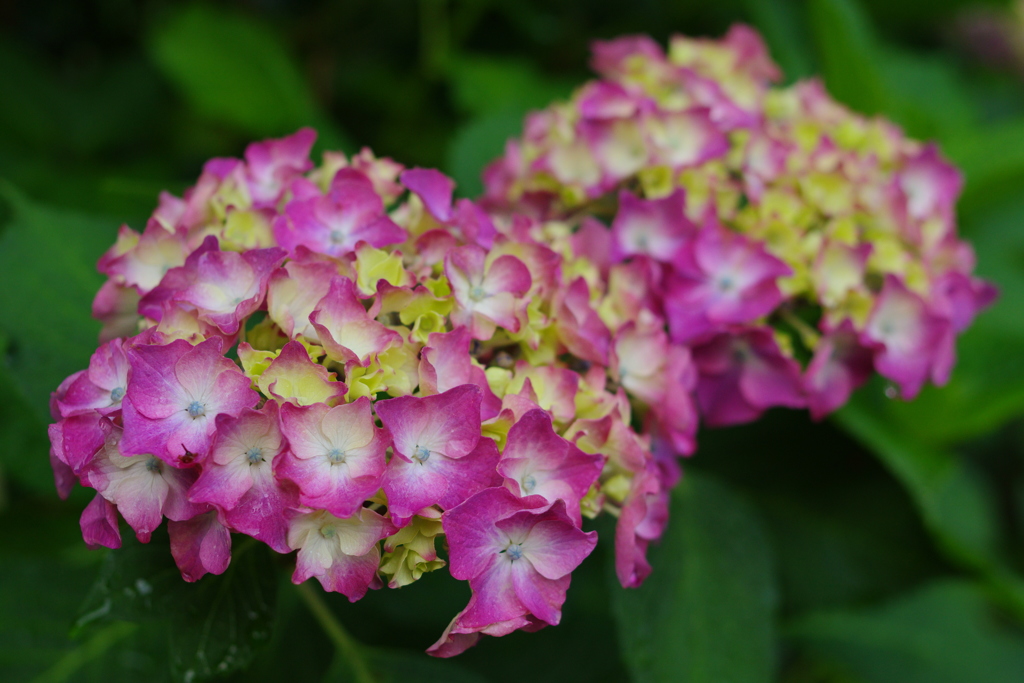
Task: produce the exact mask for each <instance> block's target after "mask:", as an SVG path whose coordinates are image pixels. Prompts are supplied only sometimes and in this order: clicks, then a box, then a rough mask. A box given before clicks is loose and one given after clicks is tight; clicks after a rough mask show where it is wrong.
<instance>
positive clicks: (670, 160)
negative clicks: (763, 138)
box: [644, 108, 729, 169]
mask: <svg viewBox="0 0 1024 683" xmlns="http://www.w3.org/2000/svg"><path fill="white" fill-rule="evenodd" d="M711 114H712V112H711V110H709V109H705V108H697V109H690V110H688V111H683V112H661V113H658V114H654V115H651V116H650V117H648V118H647V119H645V121H644V123H645V124H646V125H645V128H646V132H647V135H648V136H649V137H650V140H651V150H652V152H653V153H654V156H655V158H656V160H657V161H658V162H659V163H661V164H664V165H666V166H670V167H671V168H673V169H680V168H687V167H691V166H697V165H699V164H702V163H704V162H705V161H709V160H711V159H716V158H719V157H722V156H724V155H725V153H726V152H728V151H729V139H728V138H727V137H726V136H725V133H724V132H723V130H722V129H721V128H720V127H719V126H718V125H716V124H715V122H714V121H712V119H711Z"/></svg>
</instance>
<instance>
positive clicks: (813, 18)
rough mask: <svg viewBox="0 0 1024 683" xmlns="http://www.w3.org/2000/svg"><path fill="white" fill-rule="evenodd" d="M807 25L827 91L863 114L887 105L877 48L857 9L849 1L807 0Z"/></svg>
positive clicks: (872, 112)
mask: <svg viewBox="0 0 1024 683" xmlns="http://www.w3.org/2000/svg"><path fill="white" fill-rule="evenodd" d="M808 12H809V14H808V23H809V24H810V27H811V31H812V33H813V35H814V43H815V46H816V48H817V53H818V61H819V64H820V66H821V73H822V76H823V77H824V79H825V84H826V85H827V86H828V90H829V92H830V93H831V94H832V95H833V96H834V97H835V98H836V99H838V100H840V101H841V102H845V103H846V104H848V105H850V106H851V107H853V108H854V109H856V110H857V111H860V112H862V113H865V114H877V113H879V112H882V111H884V110H886V109H887V108H888V107H889V105H890V100H891V97H890V93H889V88H888V85H887V83H886V79H885V75H884V72H883V70H882V66H881V64H882V61H881V58H880V52H879V47H878V45H877V41H876V38H875V36H874V34H873V32H872V28H871V26H870V24H869V22H868V19H867V17H866V16H865V15H864V13H863V11H862V10H861V8H860V7H859V6H858V5H857V4H856V2H854V1H853V0H811V1H810V3H809V4H808Z"/></svg>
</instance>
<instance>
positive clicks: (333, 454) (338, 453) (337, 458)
mask: <svg viewBox="0 0 1024 683" xmlns="http://www.w3.org/2000/svg"><path fill="white" fill-rule="evenodd" d="M327 459H328V460H330V461H331V464H332V465H340V464H341V463H343V462H345V451H343V450H341V449H340V448H332V449H331V450H329V451H327Z"/></svg>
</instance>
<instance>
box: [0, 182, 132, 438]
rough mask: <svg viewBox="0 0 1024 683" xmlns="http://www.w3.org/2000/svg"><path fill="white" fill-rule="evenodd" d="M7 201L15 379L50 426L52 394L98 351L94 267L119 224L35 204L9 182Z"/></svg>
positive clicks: (5, 266)
mask: <svg viewBox="0 0 1024 683" xmlns="http://www.w3.org/2000/svg"><path fill="white" fill-rule="evenodd" d="M0 201H4V202H6V203H7V204H8V206H9V207H10V210H11V212H12V219H11V222H10V224H9V225H8V226H7V229H6V230H5V231H4V233H3V236H2V237H0V291H3V292H5V293H6V294H5V295H4V296H2V297H0V329H2V330H3V331H4V332H5V333H6V335H7V337H8V339H9V342H10V347H9V349H8V353H7V363H8V367H9V372H10V376H11V378H12V380H13V382H14V384H15V385H16V386H17V387H18V389H19V390H20V391H21V393H22V394H23V395H24V396H25V398H26V399H27V400H28V403H29V405H30V406H31V407H32V409H33V410H34V412H35V415H36V418H37V419H38V420H40V421H41V422H44V423H45V422H49V408H48V405H49V397H50V392H52V391H53V390H54V389H56V388H57V385H58V384H59V383H60V382H61V381H62V380H63V379H64V378H65V377H67V376H68V375H70V374H71V373H73V372H76V371H78V370H82V369H84V368H85V367H86V366H87V365H88V363H89V357H90V356H91V355H92V352H93V351H94V350H95V349H96V346H97V336H98V334H99V329H100V325H99V323H98V322H96V321H95V320H93V319H92V315H91V310H92V309H91V305H92V299H93V297H94V296H95V294H96V291H97V290H98V289H99V287H100V284H101V283H102V282H103V279H102V277H101V276H100V275H99V273H97V272H96V267H95V265H94V264H95V263H96V259H97V258H98V257H99V256H100V255H101V254H102V253H103V252H104V251H105V250H106V249H107V248H108V247H109V246H110V245H111V244H113V241H114V237H115V235H116V230H117V224H116V223H114V222H113V221H108V220H103V219H100V218H96V217H93V216H86V215H82V214H76V213H70V212H66V211H59V210H56V209H51V208H48V207H44V206H41V205H39V204H35V203H34V202H31V201H30V200H29V199H27V198H26V197H25V196H24V195H22V194H21V193H19V192H18V191H17V190H15V189H14V188H13V187H12V186H11V185H8V184H0Z"/></svg>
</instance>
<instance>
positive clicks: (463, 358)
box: [419, 327, 501, 420]
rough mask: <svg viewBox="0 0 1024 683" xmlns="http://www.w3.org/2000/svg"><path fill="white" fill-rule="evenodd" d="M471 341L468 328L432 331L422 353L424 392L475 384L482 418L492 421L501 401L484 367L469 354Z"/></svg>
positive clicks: (425, 393)
mask: <svg viewBox="0 0 1024 683" xmlns="http://www.w3.org/2000/svg"><path fill="white" fill-rule="evenodd" d="M471 341H472V339H471V338H470V334H469V330H468V329H467V328H465V327H459V328H457V329H455V330H453V331H451V332H444V333H440V332H431V333H430V335H429V336H428V337H427V345H426V346H425V347H423V350H422V351H421V353H420V365H419V378H420V392H421V393H422V394H423V395H424V396H431V395H433V394H440V393H444V392H446V391H449V390H450V389H454V388H455V387H458V386H461V385H463V384H475V385H476V386H478V387H480V391H481V393H482V397H481V403H480V418H481V419H482V420H489V419H491V418H492V417H494V416H496V415H497V414H498V412H499V411H500V410H501V400H500V399H499V398H498V397H497V396H495V394H494V392H493V391H492V390H491V387H490V385H489V384H488V383H487V376H486V375H485V374H484V371H483V368H481V367H480V366H478V365H475V364H473V362H472V357H471V356H470V353H469V347H470V343H471Z"/></svg>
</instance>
